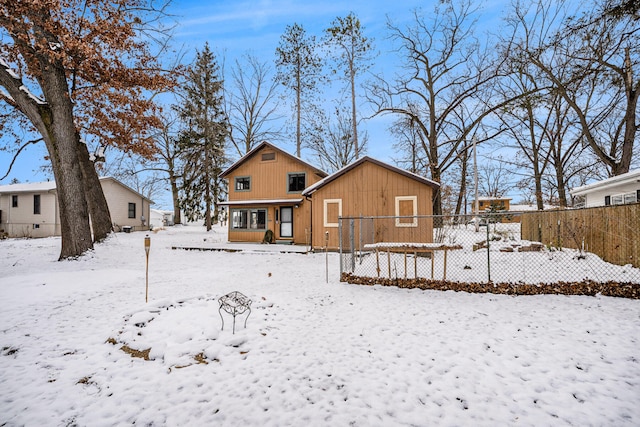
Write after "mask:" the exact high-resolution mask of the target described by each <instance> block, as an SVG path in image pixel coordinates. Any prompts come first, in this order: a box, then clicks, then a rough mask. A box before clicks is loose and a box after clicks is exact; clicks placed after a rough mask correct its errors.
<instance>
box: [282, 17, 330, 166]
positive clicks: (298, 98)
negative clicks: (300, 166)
mask: <svg viewBox="0 0 640 427" xmlns="http://www.w3.org/2000/svg"><path fill="white" fill-rule="evenodd" d="M317 50H318V47H317V43H316V39H315V37H314V36H308V35H307V32H306V31H305V29H304V28H303V27H302V26H301V25H299V24H293V26H287V28H286V30H285V32H284V34H283V35H282V36H281V37H280V45H279V46H278V47H277V48H276V67H277V75H276V80H277V81H278V82H280V83H282V84H283V85H284V86H285V87H286V88H287V89H289V90H290V91H292V92H293V93H294V94H295V102H294V104H295V112H296V120H295V122H296V155H297V156H298V157H300V150H301V148H302V110H303V106H302V103H303V101H305V102H306V101H308V100H309V99H310V98H312V97H313V95H314V92H315V90H316V88H317V85H318V82H319V81H320V80H321V79H322V76H321V71H322V66H323V62H322V58H321V57H320V55H319V54H318V52H317Z"/></svg>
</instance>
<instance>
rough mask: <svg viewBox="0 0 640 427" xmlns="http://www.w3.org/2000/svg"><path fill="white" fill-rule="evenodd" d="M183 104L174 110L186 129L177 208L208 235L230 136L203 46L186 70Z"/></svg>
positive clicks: (216, 70)
mask: <svg viewBox="0 0 640 427" xmlns="http://www.w3.org/2000/svg"><path fill="white" fill-rule="evenodd" d="M186 76H187V77H186V81H185V83H184V85H183V93H182V104H181V105H179V106H178V107H177V110H178V113H179V115H180V118H181V119H182V120H183V121H184V123H185V124H186V125H187V126H186V130H184V131H183V132H182V134H181V136H180V141H179V145H180V151H181V153H182V154H181V155H182V158H183V161H184V170H183V174H182V187H181V200H180V206H181V207H182V209H183V210H184V213H185V216H186V217H187V219H189V220H190V221H194V220H197V219H202V218H204V220H205V226H206V227H207V231H210V230H211V224H212V222H217V218H218V202H219V200H221V199H222V198H223V197H224V193H225V191H226V189H225V183H224V180H223V179H222V178H220V174H221V173H222V171H223V169H224V167H225V166H226V163H227V159H226V157H225V141H226V139H227V136H228V134H229V131H228V129H229V127H228V120H227V117H226V114H225V113H224V105H223V96H222V94H223V80H222V78H221V76H220V66H219V65H218V63H217V61H216V58H215V56H214V54H213V53H212V52H211V50H210V49H209V45H208V44H205V46H204V49H203V51H202V52H197V54H196V60H195V62H194V63H193V64H192V65H191V66H190V67H189V68H188V70H187V73H186Z"/></svg>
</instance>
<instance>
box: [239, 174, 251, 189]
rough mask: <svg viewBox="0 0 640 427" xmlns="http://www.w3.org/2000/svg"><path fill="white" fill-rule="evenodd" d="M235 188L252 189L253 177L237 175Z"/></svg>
mask: <svg viewBox="0 0 640 427" xmlns="http://www.w3.org/2000/svg"><path fill="white" fill-rule="evenodd" d="M235 181H236V185H235V189H236V191H250V190H251V177H250V176H237V177H236V179H235Z"/></svg>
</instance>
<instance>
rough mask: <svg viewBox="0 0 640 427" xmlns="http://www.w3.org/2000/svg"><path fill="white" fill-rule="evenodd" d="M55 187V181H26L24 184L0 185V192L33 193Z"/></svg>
mask: <svg viewBox="0 0 640 427" xmlns="http://www.w3.org/2000/svg"><path fill="white" fill-rule="evenodd" d="M55 189H56V182H55V181H45V182H27V183H24V184H9V185H0V193H12V194H15V193H33V192H37V191H51V190H55Z"/></svg>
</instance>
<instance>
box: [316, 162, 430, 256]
mask: <svg viewBox="0 0 640 427" xmlns="http://www.w3.org/2000/svg"><path fill="white" fill-rule="evenodd" d="M432 195H433V189H432V188H431V187H430V186H429V185H426V184H424V183H421V182H419V181H416V180H414V179H411V178H409V177H407V176H404V175H401V174H399V173H397V172H395V171H392V170H390V169H387V168H384V167H382V166H379V165H377V164H375V163H372V162H364V163H362V164H361V165H359V166H357V167H356V168H354V169H352V170H350V171H348V172H346V173H345V174H344V175H342V176H341V177H340V178H339V179H335V180H334V181H331V182H329V183H327V184H326V185H324V186H322V187H321V188H319V189H318V190H317V191H316V192H314V193H313V195H312V200H313V246H314V248H321V247H323V246H324V245H325V232H326V231H328V232H329V242H328V246H329V248H330V249H337V248H338V247H339V236H338V231H339V230H338V228H336V227H335V226H329V227H326V226H325V222H324V211H325V207H324V204H325V203H324V201H325V200H328V201H332V200H333V201H335V200H341V204H342V216H343V217H350V216H395V215H397V214H403V213H406V209H407V205H406V204H404V203H402V201H406V200H410V197H411V196H415V198H416V208H417V212H415V214H416V215H432V214H433V204H432ZM397 197H400V198H401V199H400V202H399V204H398V206H400V208H399V209H401V212H396V206H397V204H396V198H397ZM411 206H413V205H411ZM390 224H395V223H390ZM385 226H386V227H389V225H388V224H387V225H385ZM356 227H358V225H357V224H356ZM393 227H394V230H393V233H383V232H382V230H375V233H376V235H377V236H383V235H384V236H385V237H384V239H385V241H393V242H425V243H430V242H432V241H433V220H432V219H431V218H420V220H419V222H418V224H417V226H416V227H408V226H406V224H401V226H399V227H396V226H395V225H393ZM356 233H358V230H356Z"/></svg>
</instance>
